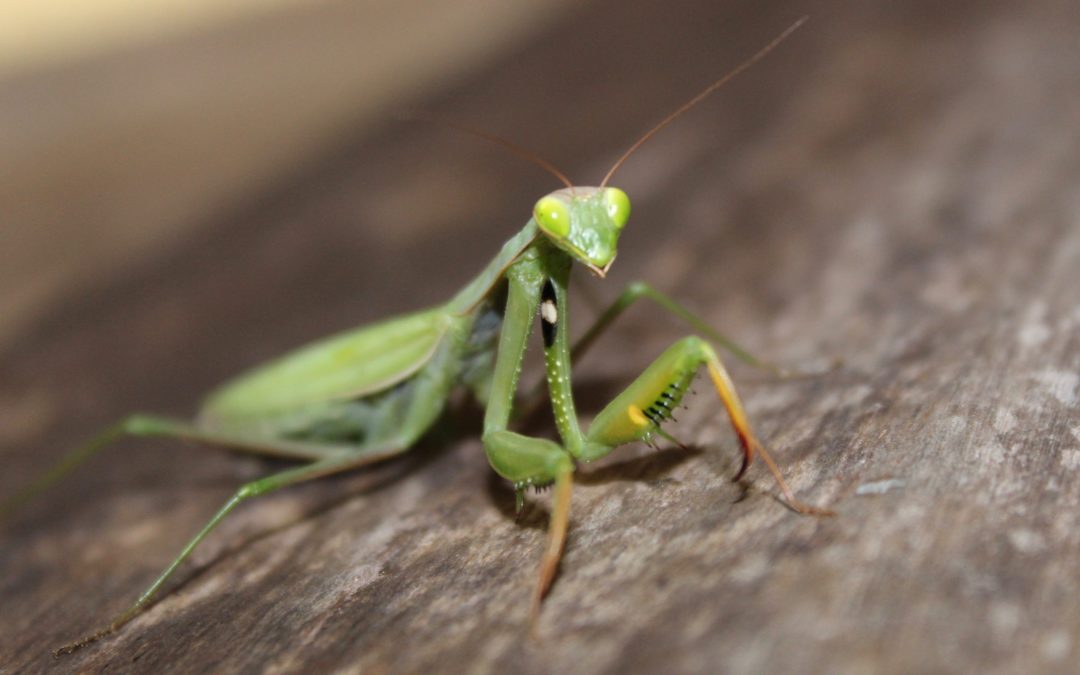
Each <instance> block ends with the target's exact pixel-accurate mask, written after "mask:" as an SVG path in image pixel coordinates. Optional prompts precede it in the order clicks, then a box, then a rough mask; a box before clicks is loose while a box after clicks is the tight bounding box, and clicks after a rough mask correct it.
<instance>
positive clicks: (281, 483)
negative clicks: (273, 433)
mask: <svg viewBox="0 0 1080 675" xmlns="http://www.w3.org/2000/svg"><path fill="white" fill-rule="evenodd" d="M407 447H408V445H407V444H403V443H400V442H388V443H380V444H373V445H370V446H360V447H358V448H354V449H353V450H352V451H348V452H345V451H342V452H338V453H337V454H336V455H332V456H328V457H325V458H323V459H320V460H318V461H314V462H311V463H310V464H306V465H304V466H300V467H297V468H295V469H289V470H287V471H282V472H280V473H276V474H273V475H271V476H267V477H265V478H260V479H259V480H256V481H252V482H250V483H247V484H246V485H244V486H242V487H241V488H240V489H239V490H237V491H236V493H235V494H233V496H232V497H230V498H229V500H228V501H226V502H225V504H224V505H223V506H222V507H221V508H220V509H218V511H217V513H216V514H214V517H213V518H211V519H210V521H209V522H207V523H206V525H204V526H203V528H202V529H201V530H199V532H198V533H197V534H196V535H195V536H194V537H192V539H191V540H190V541H188V543H187V545H185V546H184V548H183V550H181V551H180V554H179V555H178V556H176V558H174V559H173V561H172V562H171V563H169V565H168V566H167V567H166V568H165V569H164V571H162V572H161V574H159V575H158V577H157V579H155V580H154V582H153V583H152V584H150V586H149V587H147V589H146V590H145V591H143V592H142V594H141V595H139V598H138V599H137V600H136V601H135V603H134V604H132V605H131V606H130V607H128V608H127V610H125V611H124V612H123V613H121V614H119V615H118V616H116V618H114V619H113V620H112V621H111V622H110V623H109V624H108V625H107V626H105V627H104V628H102V629H101V630H99V631H97V632H96V633H93V634H92V635H89V636H87V637H84V638H82V639H81V640H78V641H76V642H73V643H71V644H69V645H66V646H64V647H61V648H60V649H58V650H56V652H55V653H56V655H57V656H60V655H63V654H70V653H71V652H74V651H76V650H78V649H80V648H82V647H85V646H86V645H88V644H90V643H92V642H95V641H97V640H99V639H101V638H103V637H105V636H107V635H109V634H110V633H113V632H114V631H116V630H117V629H119V628H120V627H121V626H123V625H124V624H126V623H128V622H129V621H131V620H132V619H134V618H135V617H136V616H138V615H139V613H140V612H142V611H143V610H144V609H146V607H147V606H148V605H149V604H150V602H151V601H152V600H153V598H154V597H155V595H156V594H157V592H158V591H159V590H160V589H161V587H162V586H163V585H164V584H165V582H166V581H168V579H169V578H170V577H171V576H172V575H173V573H174V572H175V571H176V568H177V567H179V566H180V564H181V563H183V562H184V561H185V560H186V559H187V558H188V556H190V555H191V553H192V551H194V550H195V547H197V546H198V545H199V544H200V543H201V542H202V540H203V539H205V538H206V536H207V535H209V534H210V532H211V531H213V530H214V528H216V527H217V526H218V524H220V523H221V521H222V520H224V519H225V516H227V515H229V514H230V513H231V512H232V511H233V509H235V508H236V507H237V506H239V505H240V503H241V502H244V501H246V500H248V499H250V498H252V497H257V496H260V495H265V494H268V493H270V492H273V491H275V490H279V489H281V488H283V487H287V486H290V485H295V484H297V483H302V482H305V481H309V480H313V479H315V478H321V477H323V476H328V475H330V474H334V473H340V472H342V471H347V470H349V469H355V468H357V467H360V466H363V465H365V464H371V463H373V462H377V461H380V460H383V459H386V458H388V457H391V456H393V455H396V454H398V453H400V452H402V451H404V450H405V449H406V448H407Z"/></svg>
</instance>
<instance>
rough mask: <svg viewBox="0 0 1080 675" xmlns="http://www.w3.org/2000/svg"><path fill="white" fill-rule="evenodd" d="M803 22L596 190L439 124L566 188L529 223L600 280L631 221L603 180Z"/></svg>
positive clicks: (531, 156)
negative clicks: (537, 169) (516, 159)
mask: <svg viewBox="0 0 1080 675" xmlns="http://www.w3.org/2000/svg"><path fill="white" fill-rule="evenodd" d="M806 19H807V17H805V16H804V17H802V18H801V19H799V20H798V21H796V22H795V23H793V24H792V25H791V26H789V27H788V29H787V30H785V31H784V32H783V33H781V34H780V35H778V36H777V37H776V38H774V39H773V41H772V42H770V43H769V44H767V45H765V46H764V47H763V48H761V49H760V50H758V52H757V53H756V54H754V55H753V56H751V57H750V58H748V59H746V60H745V61H743V62H742V63H740V64H739V65H738V66H736V67H735V68H734V69H732V70H730V71H728V73H727V74H726V75H724V76H723V77H721V78H720V79H718V80H716V81H715V82H713V83H712V84H710V85H709V86H707V87H705V89H703V90H702V91H701V92H699V93H698V95H697V96H695V97H693V98H692V99H690V100H689V101H687V102H686V103H684V104H683V105H682V106H681V107H680V108H678V109H677V110H675V112H673V113H671V114H670V115H668V116H667V117H665V118H664V119H662V120H661V121H660V122H659V123H658V124H656V126H654V127H653V128H651V129H649V130H648V131H647V132H645V134H644V135H643V136H641V137H640V138H639V139H638V140H637V141H636V142H635V143H634V144H633V145H631V146H630V148H629V149H628V150H627V151H626V152H624V153H623V154H622V156H620V157H619V159H618V160H617V161H616V162H615V164H614V165H613V166H612V167H611V168H610V169H609V170H608V172H607V175H606V176H604V180H602V181H601V182H600V186H599V187H574V184H573V183H571V182H570V179H569V178H567V177H566V174H564V173H563V172H562V171H559V170H558V169H557V168H556V167H555V166H554V165H553V164H552V163H551V162H549V161H547V160H546V159H544V158H542V157H540V156H538V155H537V154H536V153H533V152H530V151H529V150H526V149H525V148H523V147H521V146H519V145H516V144H514V143H511V142H510V141H508V140H506V139H505V138H500V137H499V136H495V135H493V134H489V133H486V132H483V131H477V130H475V129H471V128H469V127H466V126H462V125H460V124H455V123H453V122H445V121H444V122H443V124H446V125H447V126H449V127H451V128H453V129H457V130H458V131H463V132H465V133H468V134H472V135H474V136H478V137H480V138H482V139H484V140H488V141H491V142H493V143H497V144H499V145H502V146H503V147H505V148H507V149H508V150H510V151H511V152H513V153H514V154H516V155H518V156H520V157H523V158H524V159H526V160H528V161H530V162H533V163H534V164H536V165H537V166H539V167H540V168H542V169H544V170H545V171H547V172H548V173H550V174H551V175H552V176H554V177H555V178H557V179H559V180H560V181H561V182H562V184H563V185H565V186H566V187H565V188H563V189H560V190H556V191H554V192H552V193H550V194H548V195H547V196H545V197H541V198H540V200H539V201H538V202H536V206H534V207H533V218H534V219H535V220H536V223H537V224H538V225H539V226H540V230H541V231H542V232H543V233H544V234H545V235H546V236H547V237H548V239H550V240H551V241H552V242H553V243H554V244H555V245H556V246H558V247H559V248H560V249H562V250H563V251H565V252H566V253H568V254H569V255H571V256H573V257H574V258H576V259H577V260H579V261H580V262H581V263H583V264H584V265H585V266H586V267H588V268H589V269H590V270H591V271H592V272H593V274H595V275H597V276H599V277H601V278H603V277H604V276H605V275H606V274H607V271H608V269H609V268H610V267H611V263H612V262H613V261H614V260H615V254H616V253H617V250H616V247H617V244H618V242H619V235H620V234H621V233H622V229H623V227H624V226H625V225H626V221H627V220H629V218H630V199H629V198H628V197H627V196H626V193H625V192H623V191H622V190H620V189H618V188H613V187H608V181H609V180H611V177H612V176H614V175H615V172H616V171H618V170H619V167H621V166H622V165H623V163H624V162H625V161H626V160H627V159H629V157H630V156H631V155H633V154H634V153H635V152H637V150H638V148H640V147H641V146H642V145H643V144H644V143H645V142H646V141H648V140H649V139H650V138H652V137H653V136H654V135H656V133H657V132H658V131H660V130H661V129H663V128H664V127H666V126H667V125H669V124H671V123H672V122H674V121H675V120H676V119H677V118H679V117H680V116H681V115H682V114H683V113H685V112H686V111H688V110H690V109H691V108H693V107H694V106H696V105H697V104H699V103H701V102H702V101H703V100H705V99H706V98H707V97H708V96H709V95H710V94H712V93H713V92H714V91H716V90H717V89H719V88H721V87H722V86H724V85H725V84H727V83H728V81H730V80H731V79H732V78H733V77H735V76H736V75H738V74H739V73H741V72H743V71H744V70H746V69H747V68H749V67H750V66H752V65H753V64H754V63H756V62H757V61H758V60H759V59H761V58H762V57H764V56H765V55H766V54H768V53H769V52H771V51H772V50H773V49H774V48H776V46H777V45H778V44H780V43H781V42H783V41H784V40H785V39H787V37H788V36H789V35H791V34H792V33H793V32H794V31H795V30H797V29H798V28H799V26H801V25H802V24H803V23H805V22H806Z"/></svg>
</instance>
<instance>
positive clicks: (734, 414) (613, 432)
mask: <svg viewBox="0 0 1080 675" xmlns="http://www.w3.org/2000/svg"><path fill="white" fill-rule="evenodd" d="M701 366H705V368H706V369H707V371H708V373H709V378H710V379H711V381H712V383H713V386H714V387H715V388H716V393H717V394H718V395H719V397H720V401H721V403H722V404H723V405H724V408H726V409H727V413H728V416H729V417H730V419H731V424H732V426H733V427H734V429H735V433H736V434H737V435H738V437H739V441H740V443H741V444H742V450H743V463H742V467H741V468H740V469H739V472H738V473H737V474H736V476H735V480H738V479H739V478H741V477H742V476H743V475H744V474H745V473H746V470H747V469H749V468H750V464H751V463H752V462H753V460H754V457H755V455H760V456H761V458H762V460H763V461H764V462H765V464H766V465H767V466H768V468H769V471H770V472H771V473H772V475H773V478H775V479H776V483H777V485H778V486H779V488H780V492H781V493H782V494H783V496H784V501H785V502H786V503H787V505H788V506H789V507H791V508H792V509H793V510H795V511H797V512H799V513H804V514H810V515H832V512H831V511H828V510H825V509H820V508H818V507H815V506H810V505H808V504H804V503H802V502H800V501H799V500H798V499H796V498H795V495H794V493H793V492H792V491H791V488H789V487H788V485H787V482H786V481H785V480H784V477H783V475H782V474H781V473H780V469H779V467H778V466H777V465H776V462H774V461H773V460H772V457H770V456H769V454H768V452H767V451H766V450H765V448H764V446H763V445H762V444H761V443H760V442H759V441H758V440H757V437H756V436H755V435H754V432H753V430H752V429H751V428H750V422H749V420H748V419H747V416H746V411H745V410H744V409H743V405H742V402H741V401H740V400H739V395H738V394H737V393H736V391H735V385H734V384H733V383H732V381H731V377H730V376H729V375H728V373H727V370H726V369H725V368H724V365H723V363H721V361H720V358H719V357H718V356H717V355H716V351H715V350H714V349H713V348H712V346H711V345H709V343H707V342H706V341H705V340H703V339H701V338H699V337H696V336H690V337H686V338H683V339H682V340H679V341H678V342H676V343H675V344H673V345H672V346H671V347H669V348H668V349H667V350H666V351H665V352H664V353H663V354H661V355H660V357H659V358H657V359H656V360H655V361H653V363H652V364H651V365H649V367H648V368H646V369H645V372H643V373H642V374H641V375H640V376H639V377H638V379H637V380H635V381H634V382H633V383H632V384H631V385H630V386H629V387H627V388H626V389H625V390H624V391H623V392H622V393H621V394H619V395H618V396H616V397H615V399H614V400H612V402H611V403H609V404H608V405H607V407H605V408H604V409H603V410H602V411H601V412H600V414H598V415H597V416H596V418H595V419H594V420H593V423H592V425H591V426H590V427H589V430H588V432H587V433H586V436H585V437H586V441H587V442H586V445H585V448H584V451H583V455H582V459H586V460H591V459H597V458H599V457H602V456H604V455H606V454H607V453H609V452H611V450H612V449H614V448H615V447H616V446H619V445H622V444H624V443H630V442H634V441H649V440H651V439H652V437H653V435H664V433H663V430H662V429H661V425H662V424H663V423H664V422H666V421H667V420H669V419H671V411H672V410H673V409H674V408H675V407H676V406H677V405H678V404H679V402H680V401H681V400H682V398H683V396H684V395H685V393H686V390H687V388H688V387H689V386H690V382H691V381H692V380H693V378H694V375H695V374H696V373H697V371H698V370H699V369H700V368H701Z"/></svg>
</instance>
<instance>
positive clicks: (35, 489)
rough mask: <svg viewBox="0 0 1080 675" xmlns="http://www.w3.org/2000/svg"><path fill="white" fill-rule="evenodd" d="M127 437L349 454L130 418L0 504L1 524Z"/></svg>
mask: <svg viewBox="0 0 1080 675" xmlns="http://www.w3.org/2000/svg"><path fill="white" fill-rule="evenodd" d="M127 436H137V437H151V436H163V437H167V438H179V439H187V440H193V441H199V442H201V443H206V444H209V445H216V446H220V447H227V448H230V449H233V450H236V451H239V452H248V453H253V454H258V455H266V456H271V457H279V458H282V459H296V460H303V461H318V460H320V459H325V458H327V457H331V456H333V455H335V454H337V453H339V452H341V451H344V450H349V448H347V447H345V446H342V447H328V446H319V445H315V444H311V443H301V442H292V441H286V440H279V439H261V438H245V437H242V436H237V435H228V434H222V433H217V432H214V431H212V430H207V429H204V428H202V427H200V426H198V425H196V424H192V423H190V422H186V421H183V420H176V419H170V418H167V417H160V416H157V415H144V414H137V415H131V416H130V417H127V418H125V419H123V420H121V421H120V422H117V423H116V424H114V425H112V426H111V427H109V428H107V429H105V430H104V431H102V432H101V433H99V434H98V435H97V436H95V437H94V438H93V439H91V440H90V441H89V442H88V443H86V444H84V445H82V446H80V447H78V448H76V449H75V450H72V451H71V452H69V453H68V454H67V455H65V456H64V457H63V458H62V459H61V460H60V461H59V462H57V463H56V464H55V465H54V466H53V467H52V468H51V469H49V470H48V471H46V472H45V473H44V474H43V475H41V476H40V477H39V478H38V479H37V480H35V481H34V482H32V483H31V484H30V485H28V486H26V487H25V488H23V489H22V490H21V491H19V492H18V493H16V494H15V495H13V496H12V497H10V498H9V499H6V500H4V501H3V502H2V503H0V522H2V521H3V520H5V519H6V517H7V516H9V515H10V514H11V513H13V512H14V511H15V510H16V509H18V508H19V507H20V506H22V505H23V504H25V503H26V502H27V501H29V500H31V499H33V498H34V497H35V496H37V495H38V494H40V493H42V492H44V491H45V490H46V489H48V488H49V487H51V486H52V485H53V484H55V483H57V482H59V481H60V480H61V479H62V478H64V477H65V476H67V475H68V474H69V473H71V472H72V471H74V470H75V469H77V468H78V467H79V466H81V465H82V464H83V463H84V462H86V461H87V460H89V459H91V458H92V457H94V456H95V455H97V454H98V453H99V452H101V451H102V450H104V449H105V448H107V447H109V446H110V445H112V444H113V443H115V442H117V441H119V440H120V439H122V438H124V437H127Z"/></svg>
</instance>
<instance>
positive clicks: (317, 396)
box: [202, 307, 450, 420]
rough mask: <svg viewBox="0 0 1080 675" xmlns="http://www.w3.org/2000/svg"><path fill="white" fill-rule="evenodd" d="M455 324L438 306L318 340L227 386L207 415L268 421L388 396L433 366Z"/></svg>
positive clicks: (215, 394) (205, 407)
mask: <svg viewBox="0 0 1080 675" xmlns="http://www.w3.org/2000/svg"><path fill="white" fill-rule="evenodd" d="M449 324H450V321H449V317H448V316H447V315H446V313H445V311H444V310H443V309H442V308H441V307H437V308H433V309H428V310H424V311H420V312H416V313H414V314H407V315H405V316H401V317H397V318H393V319H389V320H387V321H382V322H379V323H376V324H373V325H370V326H364V327H362V328H358V329H355V330H351V331H347V332H345V333H340V334H338V335H333V336H330V337H328V338H324V339H322V340H318V341H316V342H313V343H311V344H309V345H307V346H305V347H301V348H299V349H297V350H296V351H294V352H291V353H289V354H286V355H285V356H282V357H280V358H278V359H275V360H273V361H270V362H269V363H267V364H265V365H263V366H259V367H257V368H255V369H254V370H251V371H249V372H247V373H244V374H242V375H240V376H239V377H237V378H236V379H234V380H231V381H229V382H226V383H225V384H224V385H223V386H222V387H220V388H219V389H217V390H216V391H214V392H212V393H211V394H210V396H209V397H208V398H207V399H206V401H205V402H204V404H203V408H202V414H203V416H204V417H207V418H211V419H218V420H230V419H243V418H249V417H267V416H273V415H276V414H279V413H280V414H287V413H289V412H290V411H293V410H297V409H300V408H303V407H305V406H309V405H312V404H318V403H322V402H326V401H336V400H345V399H355V398H361V397H363V396H367V395H369V394H372V393H375V392H379V391H382V390H384V389H387V388H388V387H392V386H393V385H395V384H397V383H398V382H401V381H402V380H405V379H406V378H408V377H409V376H410V375H412V374H414V373H415V372H416V371H418V370H420V369H421V368H422V367H423V366H424V365H425V364H426V363H427V362H428V361H430V360H431V357H432V355H434V353H435V349H436V348H437V347H438V345H439V342H440V340H441V338H442V337H443V335H444V334H445V333H446V330H447V327H448V326H449Z"/></svg>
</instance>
